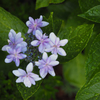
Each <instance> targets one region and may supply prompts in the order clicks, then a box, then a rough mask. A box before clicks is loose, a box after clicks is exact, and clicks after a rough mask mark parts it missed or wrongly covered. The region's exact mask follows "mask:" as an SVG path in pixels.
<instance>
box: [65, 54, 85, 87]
mask: <svg viewBox="0 0 100 100" xmlns="http://www.w3.org/2000/svg"><path fill="white" fill-rule="evenodd" d="M84 63H85V56H83V55H82V54H79V55H78V56H77V57H76V58H74V59H73V60H71V61H69V62H67V63H65V64H64V65H63V75H64V78H65V80H67V81H68V82H69V83H71V84H73V85H74V86H77V87H78V88H80V87H82V86H83V85H84V84H85V65H84Z"/></svg>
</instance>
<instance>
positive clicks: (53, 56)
mask: <svg viewBox="0 0 100 100" xmlns="http://www.w3.org/2000/svg"><path fill="white" fill-rule="evenodd" d="M57 58H58V55H55V54H53V55H51V56H50V59H51V61H54V60H56V59H57Z"/></svg>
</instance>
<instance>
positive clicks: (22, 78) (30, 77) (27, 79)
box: [12, 62, 41, 87]
mask: <svg viewBox="0 0 100 100" xmlns="http://www.w3.org/2000/svg"><path fill="white" fill-rule="evenodd" d="M32 71H33V64H32V63H31V62H30V63H29V64H28V65H27V67H26V72H27V73H26V72H25V71H24V70H23V69H20V68H18V70H13V71H12V72H13V74H14V75H15V76H17V77H18V78H17V80H16V83H20V82H23V83H24V85H25V86H26V87H31V85H32V84H33V85H35V84H36V83H35V81H39V80H41V78H40V77H39V76H38V75H37V74H34V73H32Z"/></svg>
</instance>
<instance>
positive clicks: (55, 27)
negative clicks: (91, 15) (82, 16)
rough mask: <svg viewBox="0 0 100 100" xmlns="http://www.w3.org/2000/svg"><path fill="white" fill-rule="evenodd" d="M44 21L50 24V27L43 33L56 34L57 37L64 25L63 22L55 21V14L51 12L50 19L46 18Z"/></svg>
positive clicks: (45, 28)
mask: <svg viewBox="0 0 100 100" xmlns="http://www.w3.org/2000/svg"><path fill="white" fill-rule="evenodd" d="M44 20H45V21H47V22H49V25H48V26H46V27H43V32H44V33H47V34H48V35H49V34H50V33H51V32H54V33H55V34H56V35H57V34H58V32H59V30H60V28H61V25H62V22H63V21H62V20H60V19H54V18H53V12H51V14H50V16H49V18H48V19H46V18H45V17H44Z"/></svg>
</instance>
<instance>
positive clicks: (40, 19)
mask: <svg viewBox="0 0 100 100" xmlns="http://www.w3.org/2000/svg"><path fill="white" fill-rule="evenodd" d="M42 20H43V16H42V15H40V18H39V19H38V23H40V22H41V21H42Z"/></svg>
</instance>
